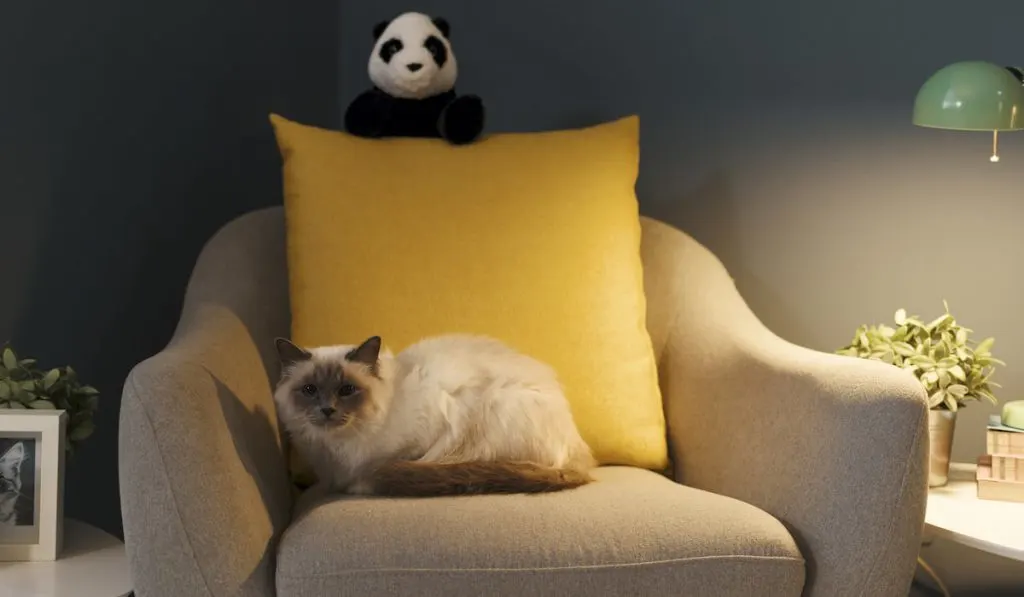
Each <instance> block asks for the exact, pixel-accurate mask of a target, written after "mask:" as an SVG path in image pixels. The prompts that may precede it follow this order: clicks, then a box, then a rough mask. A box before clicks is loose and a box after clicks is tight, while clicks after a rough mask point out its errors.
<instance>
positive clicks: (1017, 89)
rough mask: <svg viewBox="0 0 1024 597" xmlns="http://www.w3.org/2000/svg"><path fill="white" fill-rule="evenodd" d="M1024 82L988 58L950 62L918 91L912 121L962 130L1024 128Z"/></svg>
mask: <svg viewBox="0 0 1024 597" xmlns="http://www.w3.org/2000/svg"><path fill="white" fill-rule="evenodd" d="M1022 110H1024V85H1022V84H1021V81H1020V80H1019V79H1018V78H1017V77H1016V76H1015V75H1014V73H1013V72H1011V71H1010V70H1009V69H1007V68H1006V67H1003V66H998V65H996V64H992V63H990V62H981V61H969V62H956V63H954V64H950V65H949V66H946V67H944V68H942V69H941V70H939V71H938V72H936V73H935V74H934V75H932V76H931V78H930V79H928V80H927V81H926V82H925V84H924V85H922V86H921V89H920V90H919V91H918V92H917V98H916V99H915V100H914V124H916V125H918V126H925V127H931V128H940V129H955V130H961V131H1017V130H1021V129H1024V113H1022Z"/></svg>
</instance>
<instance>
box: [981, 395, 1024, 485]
mask: <svg viewBox="0 0 1024 597" xmlns="http://www.w3.org/2000/svg"><path fill="white" fill-rule="evenodd" d="M985 434H986V439H987V444H988V445H987V449H986V454H984V455H983V456H981V457H979V458H978V473H977V481H978V498H979V499H983V500H1000V501H1007V502H1024V429H1017V428H1016V427H1007V426H1006V425H1003V423H1002V420H1001V419H1000V417H999V415H993V416H992V417H991V418H990V419H989V422H988V429H986V430H985Z"/></svg>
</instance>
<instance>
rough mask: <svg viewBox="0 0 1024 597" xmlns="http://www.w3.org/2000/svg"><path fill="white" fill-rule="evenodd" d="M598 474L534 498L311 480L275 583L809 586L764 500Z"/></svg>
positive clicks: (497, 589)
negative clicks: (335, 490)
mask: <svg viewBox="0 0 1024 597" xmlns="http://www.w3.org/2000/svg"><path fill="white" fill-rule="evenodd" d="M595 477H596V478H597V480H598V482H596V483H593V484H590V485H588V486H585V487H582V488H580V489H576V490H571V491H566V492H561V493H554V494H542V495H529V496H527V495H521V496H499V495H495V496H473V497H450V498H449V497H445V498H428V499H400V498H395V499H383V498H366V497H351V496H323V495H319V494H318V493H317V490H316V489H312V490H310V491H309V492H307V494H306V495H304V496H303V497H302V498H301V499H300V500H299V503H298V504H297V505H296V516H295V519H294V521H293V523H292V524H291V526H290V527H289V528H288V529H287V530H286V531H285V533H284V534H283V536H282V538H281V541H280V543H279V546H278V557H277V585H278V595H279V596H280V597H290V596H300V595H359V596H362V597H372V596H374V595H418V596H424V597H429V596H434V595H437V596H441V595H443V596H445V597H459V596H463V595H465V596H467V597H470V596H471V597H477V596H479V595H529V596H530V597H540V596H544V595H587V596H588V597H599V596H602V595H615V596H621V595H640V594H642V595H670V594H671V595H702V596H716V595H774V596H780V597H782V596H785V595H794V596H796V595H800V593H801V590H802V588H803V584H804V567H805V562H804V559H803V557H802V555H801V553H800V551H799V550H798V548H797V546H796V543H795V541H794V540H793V538H792V536H791V535H790V534H789V533H788V532H787V530H786V529H785V527H784V526H783V525H782V524H781V523H780V522H779V521H778V520H776V519H775V518H773V517H772V516H770V515H769V514H767V513H765V512H764V511H762V510H760V509H758V508H756V507H754V506H751V505H749V504H746V503H743V502H740V501H738V500H735V499H732V498H728V497H723V496H720V495H716V494H712V493H708V492H705V491H701V490H697V489H693V488H689V487H685V486H682V485H678V484H676V483H674V482H673V481H671V480H669V479H667V478H665V477H663V476H661V475H659V474H657V473H654V472H650V471H647V470H643V469H640V468H633V467H624V466H608V467H602V468H600V469H598V470H597V471H596V473H595Z"/></svg>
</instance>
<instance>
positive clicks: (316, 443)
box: [274, 334, 597, 496]
mask: <svg viewBox="0 0 1024 597" xmlns="http://www.w3.org/2000/svg"><path fill="white" fill-rule="evenodd" d="M275 344H276V348H277V352H278V356H279V358H280V361H281V366H282V375H281V379H280V381H279V382H278V384H277V387H276V388H275V391H274V401H275V404H276V406H277V410H278V414H279V416H280V419H281V421H282V423H283V425H284V427H285V429H286V430H287V431H288V434H289V435H290V437H291V438H292V440H293V442H294V443H295V444H296V447H298V448H299V451H300V453H301V454H302V456H304V457H305V458H306V460H307V462H308V463H309V465H310V466H311V467H312V469H313V472H314V473H315V475H316V477H317V478H318V479H319V480H320V481H321V482H322V483H323V484H324V485H326V486H327V487H328V488H329V489H330V490H333V491H340V492H344V493H349V494H363V495H367V494H374V495H386V496H433V495H462V494H486V493H505V494H509V493H544V492H553V491H560V490H565V489H572V488H576V487H580V486H582V485H586V484H587V483H590V482H592V481H593V478H592V477H591V476H590V471H591V469H592V468H594V467H595V466H596V465H597V463H596V460H595V458H594V456H593V455H592V452H591V449H590V447H589V446H588V444H587V443H586V442H585V441H584V440H583V438H582V436H581V435H580V433H579V430H578V429H577V427H576V423H575V420H574V419H573V415H572V412H571V410H570V407H569V403H568V401H567V400H566V398H565V396H564V394H563V392H562V388H561V385H560V383H559V381H558V378H557V376H556V374H555V371H554V369H553V368H551V367H550V366H548V365H547V364H545V363H543V362H541V361H538V360H536V359H533V358H531V357H529V356H527V355H524V354H522V353H520V352H517V351H515V350H514V349H512V348H510V347H509V346H507V345H505V344H504V343H502V342H500V341H498V340H496V339H494V338H490V337H486V336H476V335H463V334H449V335H442V336H434V337H430V338H426V339H423V340H420V341H419V342H417V343H415V344H413V345H411V346H409V347H408V348H406V349H405V350H403V351H401V352H399V353H398V354H397V355H392V353H391V352H390V351H389V350H387V349H386V348H385V349H384V350H383V351H382V350H381V348H382V346H381V344H382V341H381V338H380V336H373V337H371V338H368V339H367V340H365V341H363V342H362V343H361V344H359V345H336V346H323V347H317V348H303V347H300V346H298V345H296V344H294V343H292V342H291V341H289V340H287V339H284V338H278V339H276V341H275Z"/></svg>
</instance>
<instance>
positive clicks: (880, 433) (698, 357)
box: [643, 221, 928, 597]
mask: <svg viewBox="0 0 1024 597" xmlns="http://www.w3.org/2000/svg"><path fill="white" fill-rule="evenodd" d="M643 258H644V267H645V276H646V284H647V297H648V301H649V305H650V307H649V312H650V321H651V325H652V333H653V334H654V338H655V340H654V341H655V347H656V348H657V349H658V350H659V352H660V357H659V362H660V364H661V367H660V371H661V384H662V391H663V392H664V395H665V408H666V412H667V414H668V423H669V433H670V440H671V441H670V443H671V445H672V448H673V463H674V465H675V470H676V477H677V480H679V481H680V482H682V483H685V484H687V485H690V486H693V487H698V488H701V489H706V490H708V491H712V492H715V493H720V494H723V495H728V496H732V497H735V498H738V499H740V500H743V501H744V502H748V503H750V504H753V505H755V506H758V507H760V508H762V509H764V510H765V511H767V512H769V513H771V514H772V515H774V516H776V517H778V518H779V519H780V520H781V521H782V522H783V523H785V524H786V526H787V527H788V528H789V529H790V530H791V531H792V532H793V534H794V536H795V537H796V539H797V543H798V545H799V546H800V549H801V552H802V553H804V554H805V556H806V557H807V560H808V578H807V589H806V592H805V593H804V594H805V595H807V596H821V597H844V596H858V597H859V596H862V595H871V596H872V597H885V596H894V597H895V596H900V597H904V596H905V595H906V594H907V591H908V587H909V584H910V582H911V579H912V576H913V570H914V566H915V561H916V555H917V552H918V549H919V548H920V536H921V531H922V525H923V521H924V510H925V503H926V496H927V456H928V428H927V419H928V417H927V405H926V402H925V393H924V390H923V389H922V387H921V385H920V383H918V382H917V381H916V380H915V379H914V378H913V376H912V375H910V374H908V373H905V372H903V371H901V370H899V369H896V368H895V367H891V366H888V365H884V364H881V363H878V362H873V361H867V360H862V359H857V358H854V357H845V356H837V355H834V354H830V353H823V352H816V351H812V350H809V349H806V348H801V347H799V346H796V345H793V344H791V343H789V342H786V341H784V340H782V339H780V338H779V337H778V336H776V335H775V334H773V333H772V332H771V331H769V330H768V329H767V328H766V327H765V326H764V325H763V324H762V323H761V322H760V321H758V319H757V318H756V316H755V315H754V314H753V313H752V312H751V310H750V309H749V307H748V306H747V305H746V303H745V302H744V301H743V299H742V297H741V296H740V294H739V293H738V292H737V289H736V287H735V285H734V283H733V280H732V279H731V278H730V277H729V275H728V272H727V271H726V270H725V268H724V267H723V265H722V264H721V262H720V261H719V260H718V259H716V258H715V256H714V255H712V254H711V253H710V252H709V251H708V250H707V249H706V248H704V247H702V246H701V245H699V244H698V243H696V242H695V241H693V240H692V239H690V238H689V237H687V236H685V235H684V234H682V233H681V232H679V231H677V230H675V229H673V228H671V227H669V226H667V225H664V224H661V223H658V222H654V221H647V222H645V223H644V240H643Z"/></svg>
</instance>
